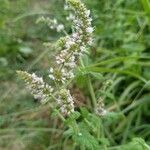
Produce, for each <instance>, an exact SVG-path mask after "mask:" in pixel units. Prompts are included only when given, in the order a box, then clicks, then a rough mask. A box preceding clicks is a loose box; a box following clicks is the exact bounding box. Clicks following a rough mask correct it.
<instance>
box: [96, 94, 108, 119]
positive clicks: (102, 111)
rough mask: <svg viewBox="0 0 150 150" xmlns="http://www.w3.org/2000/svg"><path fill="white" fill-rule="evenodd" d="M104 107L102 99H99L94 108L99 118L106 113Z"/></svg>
mask: <svg viewBox="0 0 150 150" xmlns="http://www.w3.org/2000/svg"><path fill="white" fill-rule="evenodd" d="M104 107H105V105H104V102H103V99H102V98H101V97H100V98H99V100H98V103H97V107H96V108H95V113H96V114H97V115H99V116H105V115H106V114H107V113H108V111H107V110H106V109H105V108H104Z"/></svg>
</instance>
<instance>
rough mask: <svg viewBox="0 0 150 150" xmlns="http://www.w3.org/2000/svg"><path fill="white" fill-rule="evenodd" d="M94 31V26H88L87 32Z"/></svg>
mask: <svg viewBox="0 0 150 150" xmlns="http://www.w3.org/2000/svg"><path fill="white" fill-rule="evenodd" d="M93 31H94V29H93V28H92V27H88V28H86V32H87V33H92V32H93Z"/></svg>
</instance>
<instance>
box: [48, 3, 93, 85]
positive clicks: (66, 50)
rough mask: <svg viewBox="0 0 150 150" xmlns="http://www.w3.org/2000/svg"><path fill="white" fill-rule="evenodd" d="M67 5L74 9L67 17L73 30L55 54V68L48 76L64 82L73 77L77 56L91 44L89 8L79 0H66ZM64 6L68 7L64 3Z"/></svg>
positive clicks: (91, 30) (91, 29)
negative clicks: (71, 20) (59, 50)
mask: <svg viewBox="0 0 150 150" xmlns="http://www.w3.org/2000/svg"><path fill="white" fill-rule="evenodd" d="M68 4H69V6H71V8H72V9H73V10H74V12H75V15H73V14H71V15H69V18H68V20H69V19H73V32H72V34H71V35H70V36H67V37H66V39H65V41H64V45H63V46H62V47H61V48H62V50H61V52H60V53H59V54H58V55H57V56H56V64H57V66H59V67H57V68H55V69H54V68H51V69H50V75H49V77H50V78H51V79H53V80H56V81H61V82H62V83H65V82H66V81H67V80H68V79H72V78H73V77H74V68H75V67H76V65H77V60H78V58H79V56H81V55H83V53H84V52H85V51H86V46H87V45H91V44H92V32H93V28H92V26H91V21H92V19H91V18H90V10H87V9H86V7H85V6H84V5H83V4H82V3H81V2H80V1H77V0H76V1H72V0H68ZM65 8H68V6H67V5H65Z"/></svg>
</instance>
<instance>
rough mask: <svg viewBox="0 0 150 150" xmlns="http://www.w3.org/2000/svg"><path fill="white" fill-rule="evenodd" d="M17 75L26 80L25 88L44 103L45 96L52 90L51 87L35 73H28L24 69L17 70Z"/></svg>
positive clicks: (47, 96)
mask: <svg viewBox="0 0 150 150" xmlns="http://www.w3.org/2000/svg"><path fill="white" fill-rule="evenodd" d="M17 73H18V75H20V76H21V77H22V79H23V80H24V81H25V82H26V85H27V89H28V90H29V91H30V92H31V94H32V95H33V96H34V98H35V99H39V100H41V102H42V103H45V102H46V100H47V98H49V97H50V95H51V93H52V92H53V88H52V87H51V86H50V85H48V84H47V83H45V82H44V81H43V78H41V77H38V76H37V75H36V74H35V73H33V74H29V73H27V72H25V71H17Z"/></svg>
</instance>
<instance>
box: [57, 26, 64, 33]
mask: <svg viewBox="0 0 150 150" xmlns="http://www.w3.org/2000/svg"><path fill="white" fill-rule="evenodd" d="M56 30H57V32H61V31H62V30H64V25H63V24H59V25H58V26H57V28H56Z"/></svg>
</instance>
